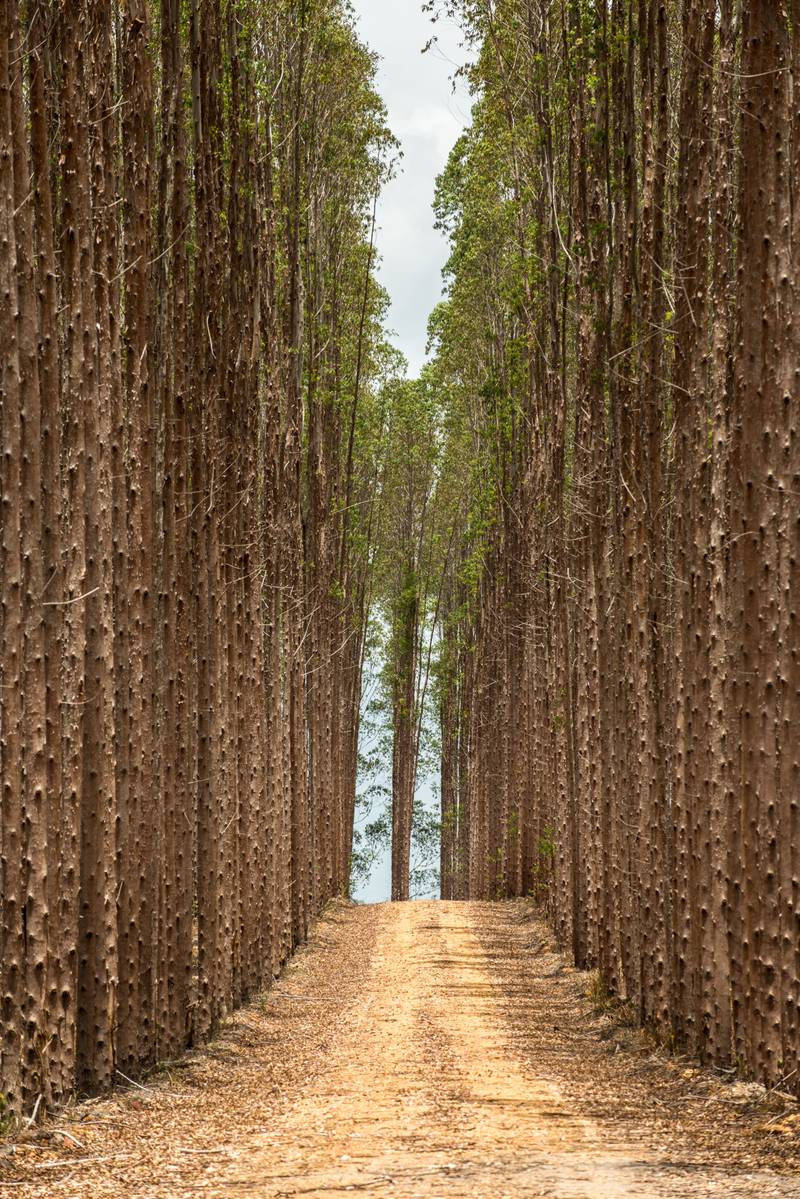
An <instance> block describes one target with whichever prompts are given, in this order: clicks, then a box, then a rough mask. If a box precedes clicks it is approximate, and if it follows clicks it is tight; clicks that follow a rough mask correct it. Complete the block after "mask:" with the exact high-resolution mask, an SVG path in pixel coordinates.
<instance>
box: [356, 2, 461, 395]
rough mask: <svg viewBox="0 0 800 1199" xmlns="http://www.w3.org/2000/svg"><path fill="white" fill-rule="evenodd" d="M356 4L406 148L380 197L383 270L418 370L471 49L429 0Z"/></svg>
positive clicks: (437, 292) (403, 346) (436, 280)
mask: <svg viewBox="0 0 800 1199" xmlns="http://www.w3.org/2000/svg"><path fill="white" fill-rule="evenodd" d="M353 8H354V9H355V12H356V16H357V18H358V25H359V30H360V33H361V37H362V40H363V41H365V42H366V44H367V45H368V46H369V47H370V48H371V49H372V50H375V51H377V52H378V54H379V55H380V56H381V62H380V67H379V73H378V79H377V87H378V91H379V92H380V94H381V95H382V96H383V99H384V101H385V103H386V106H387V108H388V110H389V127H390V128H391V130H392V132H393V133H394V135H395V137H397V138H398V139H399V141H400V142H401V143H402V150H403V155H404V157H403V160H402V162H401V163H400V167H399V171H398V176H397V178H396V179H394V180H393V181H392V182H391V183H390V184H389V185H388V186H387V188H386V189H385V191H384V194H383V196H382V198H381V200H380V204H379V209H378V225H379V229H378V252H379V253H380V255H381V256H382V263H381V267H380V271H379V276H380V280H381V282H382V284H383V285H384V287H385V288H386V290H387V291H388V292H389V295H390V296H391V299H392V309H391V314H390V317H389V326H390V328H391V329H393V330H394V332H395V334H396V336H395V338H394V341H395V344H396V345H397V346H398V348H399V349H400V350H402V351H403V353H404V354H405V356H406V358H407V359H408V362H409V373H410V374H411V375H412V376H414V375H417V374H418V373H419V370H420V367H421V366H422V364H423V362H424V361H425V343H426V339H427V324H428V316H429V314H430V312H431V310H432V309H433V308H434V307H435V306H436V304H437V303H438V301H439V299H440V298H441V293H442V275H441V272H442V267H443V266H444V263H445V261H446V259H447V243H446V241H445V240H444V238H443V237H442V236H441V234H439V233H438V232H437V231H436V230H435V229H434V227H433V212H432V210H431V204H432V202H433V193H434V187H435V184H436V176H437V175H438V174H439V173H440V172H441V171H442V169H443V168H444V166H445V164H446V162H447V158H448V155H449V153H450V150H451V149H452V147H453V145H454V143H455V141H456V140H457V138H458V137H459V135H460V134H461V132H462V130H463V129H464V126H465V125H466V124H467V123H468V121H469V96H468V95H467V94H466V91H465V89H464V87H463V85H459V86H458V88H457V90H456V93H455V94H454V93H453V84H452V77H453V75H454V73H455V70H456V68H457V66H458V65H459V64H460V63H461V62H462V60H463V53H464V52H463V50H462V49H461V46H460V42H461V35H460V32H459V30H458V29H457V27H456V26H455V25H453V24H450V23H448V22H446V21H445V20H444V19H443V18H442V19H440V20H438V21H437V22H436V24H435V25H433V24H431V19H430V16H428V15H427V14H426V13H423V11H422V0H353ZM434 35H435V37H436V39H437V41H436V44H435V45H434V46H432V47H431V49H430V50H429V51H428V53H427V54H423V53H422V50H423V48H424V46H425V45H426V43H427V42H428V41H429V40H430V38H431V37H433V36H434Z"/></svg>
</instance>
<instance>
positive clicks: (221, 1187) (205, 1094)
mask: <svg viewBox="0 0 800 1199" xmlns="http://www.w3.org/2000/svg"><path fill="white" fill-rule="evenodd" d="M545 935H546V934H545V933H544V930H543V928H542V926H541V924H539V923H537V922H535V921H533V920H532V918H531V915H530V911H529V909H528V907H527V906H526V905H514V904H511V905H500V904H453V903H450V904H447V903H445V904H432V903H423V904H397V905H392V906H389V905H385V906H378V907H373V908H369V907H367V908H353V907H347V906H338V907H337V908H335V909H334V910H333V911H332V912H331V913H330V914H329V915H328V916H327V917H326V918H325V919H324V920H323V921H322V923H321V924H320V926H319V929H318V932H317V935H316V936H315V938H314V940H313V941H312V943H311V945H310V946H309V948H308V949H307V950H305V951H303V952H302V953H301V955H300V956H299V958H298V960H297V962H296V964H295V965H294V966H292V967H290V969H289V970H288V971H287V973H286V976H285V978H284V979H283V980H282V981H281V982H280V983H279V984H278V985H277V986H276V987H275V988H274V990H273V991H272V992H271V993H270V994H269V996H267V997H266V998H265V1000H264V1001H263V1002H262V1004H261V1005H260V1006H259V1007H258V1008H255V1009H251V1010H248V1011H246V1012H244V1013H242V1015H241V1016H240V1017H239V1018H237V1020H236V1021H235V1022H234V1023H233V1024H232V1025H231V1026H230V1027H229V1028H228V1029H227V1030H226V1031H225V1032H224V1034H223V1035H222V1037H221V1038H220V1039H219V1040H218V1041H216V1042H214V1043H213V1044H212V1046H210V1047H209V1049H208V1050H207V1051H204V1052H201V1053H200V1054H198V1055H197V1056H196V1057H194V1058H192V1059H191V1060H190V1061H189V1062H188V1063H186V1064H185V1065H183V1066H180V1065H179V1066H178V1067H177V1068H175V1067H169V1069H168V1074H169V1075H170V1076H171V1077H170V1079H169V1081H167V1079H166V1078H165V1077H162V1078H161V1079H159V1080H156V1081H154V1082H153V1083H152V1084H148V1086H147V1088H146V1089H145V1090H139V1089H134V1090H131V1091H129V1092H128V1093H127V1094H126V1095H124V1096H118V1097H117V1098H116V1099H114V1100H106V1101H102V1102H98V1103H95V1104H92V1105H88V1106H86V1107H83V1108H78V1109H76V1110H75V1111H74V1112H70V1113H68V1114H66V1115H65V1116H64V1118H63V1119H62V1120H61V1121H60V1122H59V1127H60V1128H61V1129H62V1130H63V1132H64V1134H68V1135H69V1136H70V1137H71V1138H73V1139H72V1140H71V1141H65V1140H64V1139H63V1137H62V1138H61V1139H59V1138H58V1136H55V1135H54V1136H53V1139H52V1143H51V1144H49V1145H47V1146H42V1145H40V1146H38V1147H36V1148H34V1147H32V1146H31V1147H29V1149H28V1150H27V1151H26V1152H23V1153H22V1154H21V1155H20V1156H19V1161H18V1163H17V1179H16V1180H17V1183H18V1184H20V1185H18V1187H17V1189H18V1190H19V1191H20V1193H21V1194H22V1195H24V1196H25V1199H72V1197H73V1196H79V1195H80V1196H84V1195H86V1196H89V1195H91V1196H93V1197H95V1196H97V1197H104V1199H105V1197H106V1196H107V1197H108V1199H111V1197H112V1196H113V1197H114V1199H133V1197H134V1196H136V1197H137V1199H200V1197H201V1196H206V1197H208V1199H234V1196H250V1197H251V1199H279V1197H280V1199H288V1197H289V1196H300V1195H306V1196H316V1197H318V1199H323V1197H330V1196H334V1197H336V1196H340V1195H341V1196H344V1195H348V1194H351V1193H359V1194H367V1195H374V1196H387V1197H388V1196H398V1197H400V1196H403V1197H406V1199H413V1197H415V1196H419V1197H420V1199H422V1197H431V1199H433V1197H438V1196H441V1197H450V1196H452V1197H454V1199H455V1197H463V1199H466V1197H468V1196H470V1197H476V1196H477V1197H485V1199H489V1197H491V1199H502V1197H504V1196H507V1197H509V1199H511V1197H516V1196H550V1197H552V1199H618V1197H619V1199H622V1197H626V1196H639V1197H641V1199H656V1197H661V1196H663V1197H664V1199H679V1197H684V1196H685V1197H686V1199H690V1197H697V1196H703V1195H709V1196H710V1195H717V1196H745V1195H747V1196H757V1195H759V1196H784V1197H787V1199H788V1197H789V1196H797V1195H800V1184H798V1182H797V1181H796V1177H795V1178H794V1179H793V1178H792V1177H790V1176H789V1173H788V1172H789V1171H791V1169H792V1166H793V1165H794V1166H795V1167H797V1165H798V1154H797V1152H796V1151H795V1152H794V1154H792V1153H788V1154H784V1156H783V1157H782V1156H781V1153H780V1151H779V1150H776V1147H775V1139H774V1137H773V1138H770V1136H769V1135H768V1134H765V1133H763V1132H759V1131H758V1125H759V1123H763V1122H764V1121H765V1119H767V1117H766V1116H765V1114H764V1113H762V1114H761V1116H759V1115H758V1113H757V1112H754V1111H753V1110H750V1109H748V1110H742V1109H737V1107H736V1104H735V1096H736V1094H737V1091H736V1089H735V1088H732V1087H730V1086H727V1087H726V1086H724V1085H723V1084H721V1083H720V1082H718V1081H714V1079H713V1078H712V1077H711V1076H710V1075H702V1074H700V1073H698V1072H692V1073H691V1081H690V1082H687V1081H685V1080H684V1079H682V1076H681V1075H680V1074H678V1075H676V1074H675V1072H671V1071H670V1070H669V1069H668V1068H667V1064H666V1061H665V1059H663V1058H662V1059H659V1058H657V1057H653V1055H652V1053H651V1052H650V1053H639V1054H637V1055H635V1056H634V1055H632V1054H630V1053H627V1052H622V1053H619V1054H609V1052H608V1049H609V1045H608V1042H607V1041H604V1040H603V1039H602V1038H601V1036H599V1035H598V1030H597V1021H596V1018H595V1016H593V1012H592V1009H591V1007H590V1006H589V1005H588V1004H587V1003H586V1002H584V1001H581V1000H580V999H579V997H578V996H579V986H578V980H577V978H576V976H575V975H574V974H573V973H571V972H569V971H565V969H564V968H563V965H561V964H560V959H559V958H558V957H557V956H556V955H554V954H552V952H550V951H548V950H547V949H546V948H545V947H544V942H543V937H544V936H545ZM537 946H538V949H537ZM698 1101H699V1103H698ZM765 1111H766V1109H765ZM73 1162H74V1164H73ZM776 1163H778V1165H779V1167H780V1169H781V1170H782V1171H783V1172H782V1173H775V1172H774V1167H775V1165H776Z"/></svg>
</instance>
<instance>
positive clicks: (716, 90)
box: [440, 0, 800, 1089]
mask: <svg viewBox="0 0 800 1199" xmlns="http://www.w3.org/2000/svg"><path fill="white" fill-rule="evenodd" d="M479 7H480V6H479ZM481 13H482V15H481V16H476V15H475V12H473V11H472V10H471V14H472V15H471V16H470V17H469V19H470V20H472V21H473V23H474V27H475V28H477V29H479V31H480V33H481V34H482V37H483V51H482V58H481V59H480V62H479V64H478V66H477V67H476V68H475V71H476V75H477V77H478V78H479V80H480V86H479V87H478V88H477V89H476V90H478V92H479V96H480V101H479V106H478V108H477V109H476V112H477V114H478V116H477V118H476V121H477V120H483V121H484V122H486V123H487V124H488V122H489V119H490V117H489V116H487V115H486V114H487V113H489V114H491V119H492V120H496V122H497V124H496V125H495V126H492V127H491V128H492V136H493V138H494V140H493V141H490V140H489V139H488V138H487V139H486V141H485V143H483V145H482V152H483V153H485V154H486V155H487V158H489V160H490V161H495V162H496V163H497V166H496V176H495V179H496V187H497V189H499V188H500V186H501V185H502V187H503V189H504V190H503V193H502V195H503V199H502V203H505V204H508V203H509V201H508V197H509V196H513V202H512V215H513V217H514V220H511V219H506V218H505V216H504V218H503V219H504V220H505V221H506V224H505V227H504V231H503V237H504V238H505V239H506V243H505V244H506V246H507V247H508V249H507V251H505V250H504V248H502V247H501V248H500V249H496V248H495V250H494V253H493V256H492V257H491V259H487V261H486V263H485V264H481V271H482V274H480V276H479V277H480V279H481V281H482V285H483V293H482V296H481V300H482V302H483V304H484V308H483V309H482V320H483V327H482V328H481V330H480V332H478V333H476V335H475V338H476V340H475V344H474V345H473V346H472V347H471V350H470V355H469V357H468V356H467V355H466V352H464V356H463V359H459V362H462V361H467V362H468V363H469V366H470V369H471V370H473V371H474V372H475V373H476V376H477V379H478V384H475V385H474V386H473V390H472V391H469V389H468V387H466V386H464V385H463V384H461V383H460V382H459V383H458V384H455V383H452V378H453V376H448V379H449V380H450V381H451V383H452V385H453V386H456V385H458V386H462V387H463V388H464V390H465V392H466V394H467V397H468V402H469V403H470V404H471V405H472V407H471V408H470V412H471V413H472V414H474V413H476V412H477V416H475V415H473V416H472V419H473V421H474V422H477V423H478V424H479V425H480V427H481V429H482V434H481V435H482V436H483V438H484V439H485V440H486V442H487V443H489V444H491V446H492V451H491V452H492V454H493V455H494V462H495V465H494V467H493V471H494V480H495V492H494V495H493V500H492V503H493V509H492V513H491V521H490V527H491V534H490V536H489V537H488V538H487V539H486V540H485V542H484V543H483V544H482V545H481V546H479V549H478V550H476V548H475V545H474V544H470V542H469V541H468V540H465V543H464V547H463V559H462V566H459V565H458V564H457V565H456V567H455V568H454V569H453V571H452V581H451V583H450V584H449V586H450V590H451V592H452V595H453V600H452V603H451V605H450V608H451V611H452V612H453V613H454V615H453V617H452V619H448V617H447V615H445V620H444V622H443V626H442V627H443V638H444V644H445V651H444V658H443V660H444V662H445V663H446V667H447V669H446V670H445V671H444V672H443V678H444V683H443V697H442V700H441V704H440V709H441V722H442V746H443V765H442V771H443V774H442V806H443V835H442V894H443V896H445V897H447V898H451V897H458V896H464V895H466V896H468V897H470V898H481V899H491V898H496V897H506V896H513V895H517V894H519V893H520V892H521V893H524V894H527V895H530V896H532V897H534V898H535V899H536V900H537V901H538V902H540V903H541V905H542V907H543V908H544V909H546V910H547V911H548V912H549V914H550V916H551V917H552V919H553V921H554V923H555V928H556V930H557V933H558V935H559V938H560V940H561V941H562V942H563V943H564V945H565V946H568V947H570V948H571V949H572V952H573V954H574V957H575V959H576V961H577V962H578V963H579V964H580V965H581V966H582V967H585V968H593V969H596V970H597V971H598V972H599V974H600V977H601V979H602V982H603V986H604V987H605V988H606V990H607V991H608V992H609V993H610V994H612V995H614V996H616V997H617V998H619V999H620V1000H623V1001H625V1002H627V1003H629V1004H631V1005H632V1006H633V1008H634V1009H635V1010H636V1011H637V1012H638V1014H639V1016H640V1018H641V1020H642V1021H643V1022H646V1023H649V1024H650V1025H651V1026H653V1027H654V1028H655V1029H656V1030H657V1031H658V1033H659V1034H660V1035H661V1036H662V1037H663V1038H664V1039H665V1040H667V1041H670V1042H677V1043H679V1044H681V1045H683V1046H687V1047H689V1048H690V1049H691V1051H692V1052H694V1053H696V1054H699V1055H700V1056H701V1057H703V1058H704V1059H706V1060H708V1061H710V1062H714V1063H716V1064H718V1065H721V1066H724V1067H728V1068H733V1067H738V1068H742V1069H745V1070H747V1071H749V1072H751V1073H752V1074H753V1075H755V1076H756V1077H758V1078H760V1079H762V1080H763V1081H765V1082H767V1083H769V1084H771V1085H785V1086H786V1087H790V1088H795V1089H796V1088H797V1087H798V1085H800V1084H798V1074H797V1070H798V1061H800V1027H799V1025H798V991H799V989H800V968H799V959H798V945H799V944H800V881H799V880H798V810H800V770H799V768H798V735H797V732H798V729H797V719H798V700H799V699H800V691H798V672H797V664H798V656H799V655H800V635H799V634H798V625H797V606H798V602H799V600H800V590H799V589H798V580H797V538H798V530H799V529H800V520H799V519H798V518H799V515H800V500H799V499H798V496H800V490H798V478H800V437H798V431H797V421H798V413H800V382H799V380H800V374H799V373H798V362H800V319H799V317H798V307H797V305H798V301H797V287H798V279H797V272H798V262H800V258H799V257H798V243H797V237H798V223H797V221H798V218H797V203H796V195H797V186H798V174H797V172H798V163H799V162H800V160H799V159H798V144H800V142H799V139H798V108H797V93H796V88H794V89H793V86H792V81H793V79H794V78H795V75H794V72H795V71H796V70H797V66H798V46H800V34H799V33H798V30H799V29H800V21H799V19H798V18H799V15H800V14H798V9H797V5H790V4H788V3H782V2H775V3H767V2H766V0H753V2H752V3H747V2H745V3H743V4H735V3H732V2H730V0H723V2H722V3H714V2H712V0H682V2H681V3H672V2H666V0H611V2H610V3H608V4H606V3H602V4H599V3H598V4H594V3H585V2H583V0H563V2H562V0H557V2H556V3H555V4H552V3H541V4H540V3H537V2H536V0H526V2H525V3H522V2H521V0H501V2H500V3H498V4H497V5H494V6H488V7H486V8H485V10H484V9H481ZM498 147H500V148H499V149H498ZM460 152H461V153H462V155H463V153H464V152H463V149H462V150H461V151H460ZM492 154H494V155H495V156H496V158H495V159H494V160H492V159H491V158H490V156H491V155H492ZM460 169H461V174H460V175H459V176H458V180H459V185H460V186H464V184H463V180H464V179H465V178H469V175H468V169H469V166H468V165H467V166H465V165H464V158H463V157H462V159H461V160H460ZM484 169H485V168H484ZM520 185H521V186H520ZM518 188H519V190H518ZM490 192H491V187H489V193H490ZM481 194H482V196H484V202H485V203H487V202H494V196H492V200H491V201H486V200H485V194H487V193H481ZM499 203H500V201H499V200H498V204H499ZM498 211H500V209H499V208H498ZM470 212H471V213H472V210H470ZM471 219H472V220H473V221H475V220H477V219H478V218H477V217H475V216H474V215H471ZM470 228H472V226H471V227H470ZM456 236H458V234H457V235H456ZM476 240H477V239H476ZM486 241H487V243H488V241H489V237H488V235H487V237H486ZM457 244H458V243H457ZM512 250H513V251H514V253H515V255H516V257H515V259H514V262H515V267H514V269H515V271H516V272H517V274H516V276H515V287H516V291H515V293H514V300H513V302H511V301H509V298H508V295H509V290H510V289H509V288H506V290H505V292H504V291H503V288H502V286H501V285H500V284H499V283H496V281H495V276H496V274H497V271H498V267H497V263H498V262H499V261H501V260H502V254H503V253H504V252H507V253H508V254H511V252H512ZM470 253H471V254H473V255H474V254H475V253H476V251H475V250H474V248H473V246H472V245H470ZM455 261H456V268H455V284H454V288H453V293H452V294H453V296H454V297H456V299H457V297H458V294H459V293H458V290H457V289H458V287H464V286H465V284H464V283H463V282H462V281H461V280H460V278H459V274H458V272H459V269H461V268H460V265H459V263H460V260H459V259H455ZM464 269H466V268H464ZM529 280H533V281H534V282H533V285H532V286H531V285H529ZM451 302H452V303H455V300H453V301H451ZM451 319H452V318H451ZM484 329H485V331H484ZM481 339H483V340H481ZM448 352H450V351H449V350H448ZM445 365H446V364H445ZM440 369H441V367H440ZM460 370H461V373H460V375H459V380H460V379H463V378H464V377H465V376H466V368H464V367H463V366H462V367H461V368H460ZM498 397H499V399H498ZM501 402H502V403H503V404H505V408H504V409H503V411H504V423H501V422H500V421H499V420H497V419H496V415H495V411H494V410H493V408H492V404H493V403H495V404H499V403H501ZM470 555H471V557H470ZM476 558H478V559H479V569H478V571H477V574H478V581H477V583H476V584H475V585H474V586H473V587H472V591H471V595H470V596H469V597H468V598H467V600H466V602H464V601H463V600H460V599H459V597H458V594H457V593H458V588H459V586H462V585H463V581H464V579H465V578H466V577H467V575H466V572H465V571H464V570H463V560H464V559H468V560H469V561H470V562H471V563H472V564H473V567H472V569H473V573H475V571H474V562H475V560H476ZM465 613H466V616H465ZM462 749H463V756H462ZM462 835H463V836H464V838H465V840H464V846H463V851H462V848H461V844H460V841H461V837H462Z"/></svg>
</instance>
